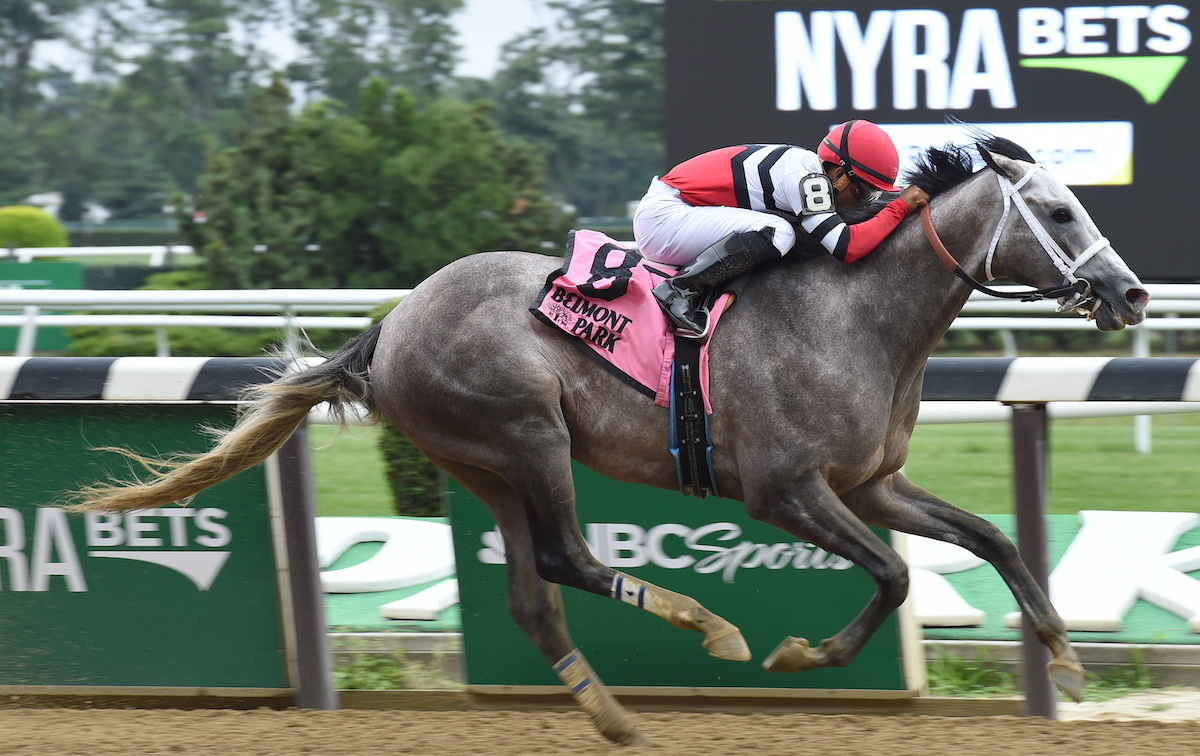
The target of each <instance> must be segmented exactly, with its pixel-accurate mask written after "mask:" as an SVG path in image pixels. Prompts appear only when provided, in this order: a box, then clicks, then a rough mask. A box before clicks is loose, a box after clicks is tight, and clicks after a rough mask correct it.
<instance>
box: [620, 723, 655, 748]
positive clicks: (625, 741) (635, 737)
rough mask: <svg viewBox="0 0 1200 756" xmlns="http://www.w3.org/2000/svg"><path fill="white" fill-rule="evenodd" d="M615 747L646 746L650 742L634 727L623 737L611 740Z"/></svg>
mask: <svg viewBox="0 0 1200 756" xmlns="http://www.w3.org/2000/svg"><path fill="white" fill-rule="evenodd" d="M612 740H613V741H614V742H616V744H617V745H623V746H648V745H650V741H649V740H648V739H647V738H646V736H645V735H643V734H642V731H641V730H639V729H637V728H636V727H635V728H634V729H632V730H630V731H629V732H627V733H626V734H625V737H623V738H620V739H619V740H618V739H617V738H613V739H612Z"/></svg>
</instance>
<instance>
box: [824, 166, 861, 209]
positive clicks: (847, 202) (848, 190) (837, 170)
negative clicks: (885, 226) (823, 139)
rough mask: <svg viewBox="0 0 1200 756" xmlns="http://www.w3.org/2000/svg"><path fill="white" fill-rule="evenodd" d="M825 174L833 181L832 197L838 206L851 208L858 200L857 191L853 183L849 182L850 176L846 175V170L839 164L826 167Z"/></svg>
mask: <svg viewBox="0 0 1200 756" xmlns="http://www.w3.org/2000/svg"><path fill="white" fill-rule="evenodd" d="M825 174H826V175H827V176H829V180H830V181H832V182H833V190H834V198H833V199H834V202H835V203H836V204H837V206H838V207H844V208H851V207H854V206H855V205H857V204H858V203H859V202H860V200H859V198H858V193H857V192H856V191H854V185H853V184H852V183H851V182H850V177H849V176H848V175H846V171H844V170H843V169H842V167H841V166H840V165H835V166H832V167H827V168H826V170H825Z"/></svg>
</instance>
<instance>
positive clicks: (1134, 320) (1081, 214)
mask: <svg viewBox="0 0 1200 756" xmlns="http://www.w3.org/2000/svg"><path fill="white" fill-rule="evenodd" d="M978 146H979V152H980V154H981V155H982V156H983V159H984V162H986V163H987V164H988V166H989V167H990V168H991V169H992V171H994V173H995V176H994V177H993V178H992V179H988V178H986V177H983V176H981V177H979V179H977V180H981V181H988V180H994V181H996V182H997V183H998V184H999V189H1000V191H1001V194H1002V196H1003V197H1004V208H1005V210H1004V215H1003V217H1002V220H1001V221H1000V223H1001V227H1000V228H998V229H997V230H996V234H995V236H994V237H993V239H992V248H991V249H989V252H988V257H987V261H986V263H985V265H986V272H987V275H988V277H989V278H990V277H992V276H993V275H1004V276H1006V277H1008V278H1010V279H1012V280H1013V281H1016V282H1017V283H1022V284H1027V285H1030V286H1034V287H1039V288H1041V287H1048V286H1058V285H1060V284H1074V283H1076V282H1077V281H1078V282H1081V283H1079V284H1078V291H1079V294H1078V295H1076V296H1068V297H1064V298H1063V299H1060V300H1059V302H1060V304H1062V305H1063V309H1073V310H1077V311H1079V312H1082V313H1085V314H1087V315H1088V316H1089V317H1094V318H1095V320H1096V325H1097V327H1099V329H1100V330H1101V331H1118V330H1120V329H1122V328H1124V327H1125V326H1126V325H1137V324H1138V323H1140V322H1142V320H1144V319H1145V317H1146V305H1147V303H1149V301H1150V294H1149V293H1148V292H1147V291H1146V289H1145V288H1144V287H1143V286H1142V282H1141V281H1140V280H1138V277H1137V276H1136V275H1134V273H1133V271H1131V270H1130V269H1129V266H1128V265H1126V264H1125V261H1124V260H1122V259H1121V257H1120V256H1119V255H1118V254H1117V253H1116V251H1114V250H1113V248H1112V246H1111V245H1110V244H1109V243H1108V240H1107V239H1105V238H1104V237H1103V235H1101V233H1100V230H1099V229H1098V228H1096V224H1095V223H1094V222H1093V221H1092V218H1091V216H1090V215H1088V212H1087V210H1085V209H1084V208H1083V205H1082V204H1080V202H1079V200H1078V199H1076V197H1075V195H1074V193H1072V192H1071V190H1070V189H1068V188H1067V185H1066V184H1064V183H1063V182H1062V181H1061V180H1059V179H1058V178H1056V177H1055V176H1054V175H1053V174H1052V173H1050V171H1048V170H1046V169H1045V168H1044V167H1043V166H1041V165H1038V164H1037V163H1034V162H1031V161H1028V162H1027V161H1026V160H1024V159H1022V158H1023V157H1027V153H1024V151H1023V150H1020V148H1016V149H1017V150H1020V154H1010V155H1005V154H1002V153H1001V151H999V150H998V149H997V148H1000V150H1003V148H1004V147H1005V146H1012V147H1015V145H1012V143H1011V142H1007V141H1006V140H1001V139H995V138H993V139H992V140H988V141H987V142H985V143H980V144H979V145H978ZM1003 151H1005V152H1009V151H1008V150H1003ZM1085 284H1086V286H1085Z"/></svg>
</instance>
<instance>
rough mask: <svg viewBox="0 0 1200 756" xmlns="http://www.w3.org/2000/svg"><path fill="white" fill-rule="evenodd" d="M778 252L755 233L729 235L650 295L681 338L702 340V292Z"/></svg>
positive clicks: (704, 330) (704, 325) (704, 324)
mask: <svg viewBox="0 0 1200 756" xmlns="http://www.w3.org/2000/svg"><path fill="white" fill-rule="evenodd" d="M780 256H781V255H780V254H779V250H778V249H776V248H775V245H774V244H772V243H771V241H770V239H768V238H767V237H766V236H765V235H764V234H762V233H760V232H758V231H745V232H742V233H736V232H735V233H732V234H730V235H729V236H726V237H725V238H724V239H722V240H721V241H719V242H717V243H716V244H714V245H712V246H711V247H709V248H708V249H706V250H704V251H703V252H701V253H700V254H699V255H698V256H697V257H696V259H695V260H693V261H692V262H691V263H690V264H688V265H687V266H686V267H685V268H683V269H682V270H680V271H679V272H678V273H676V274H675V275H674V276H673V277H671V278H668V279H667V280H665V281H662V282H661V283H659V284H658V285H657V286H655V287H654V289H653V291H652V292H651V293H653V294H654V298H655V299H657V300H658V303H659V304H660V305H662V308H663V310H664V311H665V312H666V313H667V317H669V318H670V319H671V320H672V322H674V323H675V326H676V328H677V329H678V330H680V331H683V332H684V333H682V334H681V335H683V336H690V337H692V338H698V339H702V338H705V337H706V336H707V335H708V314H707V313H706V312H701V311H700V309H699V306H700V304H701V302H702V301H703V294H704V292H706V291H708V290H709V289H711V288H713V287H714V286H719V285H720V284H723V283H727V282H728V281H732V280H733V279H735V278H737V277H738V276H740V275H741V274H743V273H745V272H746V271H748V270H750V269H751V268H753V267H754V266H756V265H759V264H761V263H764V262H770V261H772V260H778V259H779V258H780Z"/></svg>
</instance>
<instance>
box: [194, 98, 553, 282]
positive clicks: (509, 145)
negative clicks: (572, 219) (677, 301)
mask: <svg viewBox="0 0 1200 756" xmlns="http://www.w3.org/2000/svg"><path fill="white" fill-rule="evenodd" d="M361 103H362V105H361V112H360V114H359V116H358V117H357V118H351V117H349V116H346V115H344V114H343V113H342V112H341V111H340V110H339V105H338V104H337V103H335V102H331V101H325V102H321V103H315V104H310V105H308V106H307V107H305V108H304V109H303V110H301V111H300V113H298V114H294V113H293V112H292V111H291V109H290V107H289V106H290V97H289V94H288V90H287V87H285V86H284V85H283V83H282V82H281V81H278V80H277V81H276V82H275V83H274V84H272V85H271V86H270V87H268V88H266V89H264V90H262V91H261V92H259V93H258V95H257V96H256V97H255V100H254V106H253V108H254V109H253V117H252V124H251V126H250V127H249V128H248V129H247V130H246V131H245V133H244V134H242V135H241V136H240V137H239V139H238V143H237V145H236V146H235V147H232V148H228V149H219V150H213V151H212V152H211V153H210V156H209V161H208V168H207V171H206V173H205V174H204V176H203V177H202V178H201V180H200V188H199V192H198V194H197V197H198V201H197V207H196V209H198V210H201V211H203V213H204V222H203V223H194V222H192V221H191V218H190V216H189V215H187V214H184V215H182V216H181V221H182V224H183V230H184V233H185V235H186V236H187V237H188V239H189V240H190V242H191V243H192V244H193V245H194V246H195V247H196V248H197V249H198V250H200V252H201V254H203V255H204V256H205V259H206V264H207V266H208V272H209V274H210V276H211V277H212V280H213V283H214V285H216V286H218V287H231V288H249V287H256V286H257V287H295V286H311V287H346V286H349V287H360V286H361V287H385V286H405V285H415V283H417V282H418V281H420V280H421V279H422V278H424V277H425V276H427V275H429V274H430V273H432V272H433V271H435V270H437V269H438V268H440V267H442V266H443V265H445V264H446V263H448V262H450V261H451V260H454V259H456V258H458V257H462V256H463V255H466V254H471V253H473V252H479V251H483V250H488V249H529V250H534V251H537V250H540V249H542V248H544V247H549V248H552V249H554V250H555V251H556V252H557V250H558V248H559V247H560V246H561V243H562V240H563V239H565V236H566V230H567V219H566V218H565V217H564V216H563V214H562V213H561V211H559V210H558V208H557V206H555V205H554V204H553V203H551V202H550V201H549V200H548V199H547V198H546V197H545V196H544V193H543V181H544V179H543V168H542V163H541V161H540V160H539V159H538V157H537V155H536V154H535V153H534V152H533V151H532V150H531V149H530V148H529V147H528V146H527V145H525V144H523V143H521V142H518V141H513V140H510V139H506V138H505V137H504V136H503V135H502V134H501V133H500V131H499V129H498V128H497V127H496V126H495V124H494V123H493V122H492V120H491V118H490V116H489V114H488V111H487V108H486V107H484V106H481V105H476V106H472V105H467V104H465V103H462V102H455V101H450V100H436V101H434V102H432V103H431V104H430V105H429V106H428V107H424V108H422V107H419V106H418V105H417V103H416V102H415V100H414V99H413V97H412V96H411V95H410V94H409V93H408V92H407V91H405V90H390V89H389V87H388V86H387V84H386V83H385V82H383V81H382V80H379V79H374V80H372V81H371V82H370V83H369V84H368V85H367V86H366V87H365V88H364V90H363V93H362V95H361Z"/></svg>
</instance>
